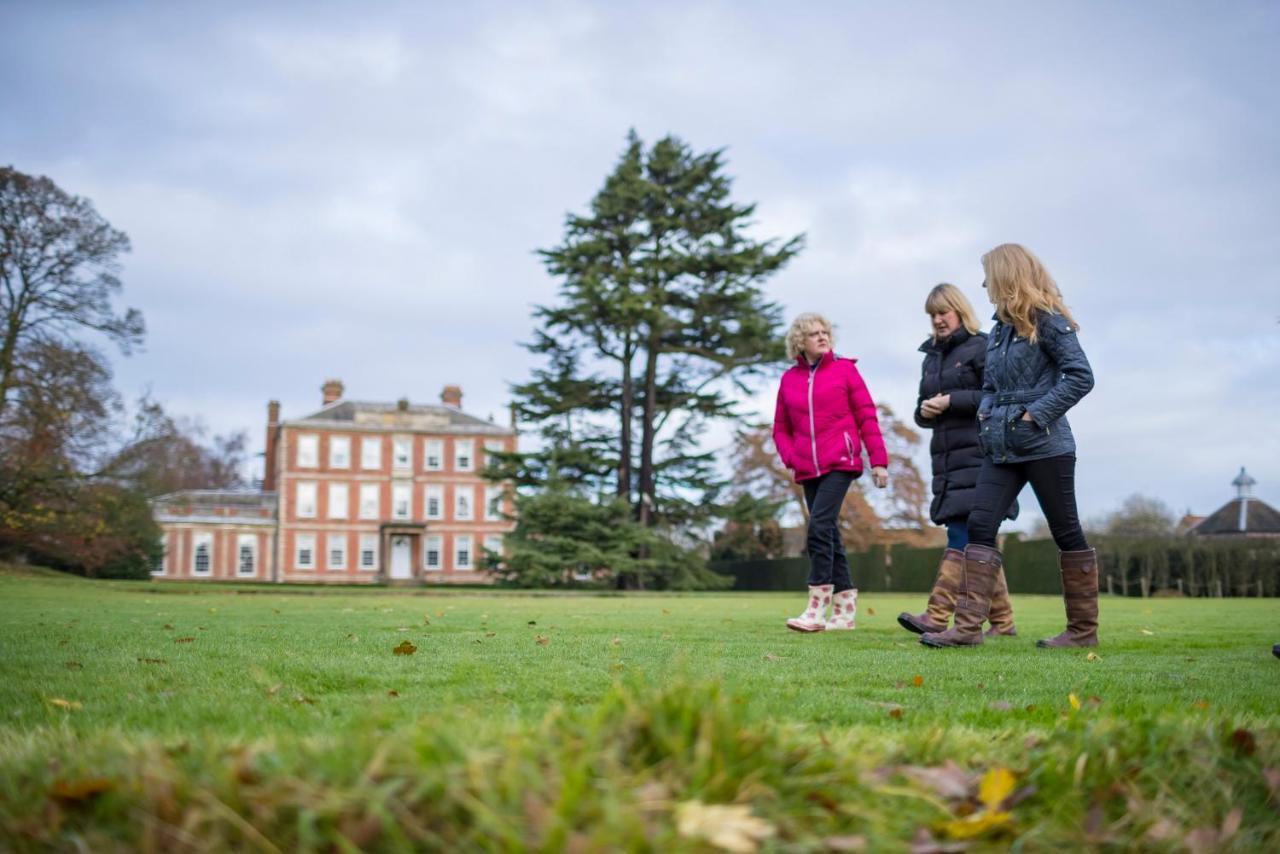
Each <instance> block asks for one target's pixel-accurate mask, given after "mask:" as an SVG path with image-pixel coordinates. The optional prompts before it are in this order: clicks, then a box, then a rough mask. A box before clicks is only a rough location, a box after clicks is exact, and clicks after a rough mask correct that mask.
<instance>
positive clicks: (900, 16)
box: [0, 0, 1280, 525]
mask: <svg viewBox="0 0 1280 854" xmlns="http://www.w3.org/2000/svg"><path fill="white" fill-rule="evenodd" d="M0 6H2V8H0V13H2V14H3V21H4V25H3V27H0V80H2V81H3V85H2V86H0V161H3V162H4V163H6V164H11V165H13V166H14V167H16V168H18V169H20V170H22V171H25V172H29V173H40V174H45V175H48V176H49V177H51V178H53V179H54V180H55V181H56V182H57V183H58V184H59V185H61V186H62V187H63V188H64V189H66V190H68V191H71V192H74V193H77V194H81V195H85V196H88V197H89V198H91V199H92V200H93V201H94V203H95V204H96V205H97V207H98V210H99V211H100V212H101V213H102V214H103V215H104V216H105V217H106V218H107V219H109V220H110V221H111V223H112V224H113V225H115V226H116V227H118V228H120V229H122V230H123V231H125V232H126V233H127V234H128V235H129V237H130V238H131V240H132V242H133V251H132V253H131V254H130V255H128V256H127V257H126V258H125V263H126V266H125V275H124V281H125V298H124V300H123V302H122V305H129V306H136V307H138V308H140V309H141V310H142V311H143V313H144V315H145V317H146V321H147V326H148V334H147V344H146V348H145V350H144V352H142V353H140V354H138V355H135V356H133V357H131V358H128V359H125V358H121V357H119V356H118V355H116V356H115V357H114V365H115V369H116V375H117V379H118V385H119V386H120V388H121V390H122V392H123V393H124V394H126V395H127V396H129V397H136V396H137V395H138V394H140V393H141V392H142V391H144V390H145V389H147V388H150V390H151V391H152V393H153V394H154V396H155V397H156V398H158V399H159V400H160V401H161V402H163V403H164V404H165V406H166V407H167V408H168V409H170V411H172V412H175V413H178V414H185V415H191V416H198V417H200V418H202V419H203V420H204V421H205V422H206V423H207V424H208V425H209V426H210V427H211V428H212V429H213V430H215V431H218V432H227V431H232V430H237V429H242V428H244V429H249V430H250V431H251V436H252V438H253V440H254V444H255V450H260V449H261V444H262V434H263V429H264V428H263V425H264V422H265V414H266V402H267V400H269V399H272V398H275V399H279V400H280V401H281V402H282V405H283V409H284V414H285V415H286V417H290V416H300V415H304V414H307V413H308V412H310V411H313V410H314V409H315V408H317V407H318V405H319V401H320V384H321V382H322V381H323V380H324V379H325V378H327V377H338V378H341V379H342V380H343V381H344V382H345V383H346V388H347V394H348V397H352V398H356V399H366V400H394V399H396V398H399V397H402V396H407V397H409V398H410V399H411V400H414V401H420V402H435V401H438V399H439V393H440V390H441V388H442V386H444V385H445V384H446V383H457V384H460V385H461V386H462V387H463V390H464V394H465V398H464V408H465V409H467V410H468V411H471V412H474V413H476V414H480V415H482V416H483V415H488V414H490V413H493V414H494V415H495V417H496V418H498V419H499V420H505V408H506V404H507V401H508V384H509V383H512V382H517V381H521V380H523V379H525V378H526V377H527V375H528V371H529V369H530V367H531V365H532V364H533V362H532V360H531V358H530V357H529V355H528V354H527V353H526V352H525V351H524V350H523V349H521V347H520V346H519V343H518V342H520V341H522V340H528V338H529V336H530V331H531V321H530V306H531V305H533V304H536V303H545V302H548V301H551V300H552V299H553V297H554V292H555V282H553V281H552V280H551V279H549V278H548V277H547V275H546V274H545V273H544V271H543V270H542V268H541V266H540V264H539V262H538V259H537V257H536V256H535V254H534V250H535V249H537V248H539V247H548V246H552V245H554V244H555V243H556V242H557V241H558V240H559V239H560V236H561V228H562V224H563V220H564V216H565V214H566V213H567V212H569V211H571V210H572V211H581V210H584V209H585V207H586V205H587V204H588V202H589V200H590V198H591V196H592V195H593V194H594V193H595V191H596V190H597V189H598V188H599V187H600V185H601V183H602V181H603V179H604V176H605V175H606V173H607V172H608V171H609V170H610V169H611V168H612V166H613V165H614V163H615V161H616V159H617V157H618V156H619V154H620V153H621V151H622V148H623V146H624V144H625V136H626V133H627V130H628V128H631V127H634V128H635V129H636V130H637V131H638V132H639V133H640V135H641V136H642V138H644V139H645V140H646V141H647V142H652V141H654V140H656V139H657V138H659V137H660V136H662V135H664V134H666V133H674V134H676V135H678V136H680V137H682V138H683V139H684V140H686V141H687V142H688V143H689V144H691V145H692V146H693V147H694V148H695V149H698V150H706V149H711V148H721V147H724V148H726V149H727V152H728V154H727V156H728V162H729V171H730V172H731V174H733V175H734V176H735V178H736V183H735V196H736V198H737V199H738V200H739V201H754V202H756V203H758V205H759V209H758V217H757V219H758V222H757V225H756V227H755V233H757V234H759V235H761V236H790V235H792V234H796V233H799V232H804V233H805V234H807V241H808V248H807V250H806V251H805V252H804V254H803V255H802V256H801V257H800V258H799V259H798V260H797V261H795V262H794V263H793V264H792V265H791V266H790V267H789V268H788V269H787V270H786V271H785V272H783V273H782V274H780V275H779V276H777V277H776V278H775V279H774V280H772V282H771V283H770V285H769V291H770V295H771V297H772V298H774V299H776V300H777V301H779V302H780V303H782V304H783V305H784V306H785V307H786V309H787V312H788V314H794V313H798V312H800V311H805V310H819V311H822V312H824V313H826V314H827V315H828V316H830V317H831V318H832V319H833V320H834V321H835V322H836V324H837V326H838V341H837V347H836V349H837V351H838V352H839V353H841V354H842V355H851V356H856V357H858V359H859V365H860V367H861V368H862V370H863V373H864V375H865V377H866V378H867V381H868V384H869V385H870V387H871V390H872V392H873V393H874V394H875V396H876V397H877V398H879V399H881V400H883V401H884V402H887V403H888V404H890V405H891V406H892V407H893V408H894V410H896V411H897V412H899V413H904V414H905V413H909V412H910V409H911V407H912V405H913V404H914V401H915V390H916V384H917V382H918V378H919V367H920V354H919V353H917V352H916V347H917V346H918V345H919V343H920V342H921V340H923V338H924V337H925V336H926V335H927V333H928V327H927V318H926V317H925V315H924V313H923V308H922V303H923V299H924V296H925V294H926V293H927V291H928V289H929V288H930V287H931V286H932V285H934V284H935V283H937V282H939V281H952V282H955V283H956V284H958V285H960V286H961V287H962V288H963V289H964V290H965V291H966V292H967V293H968V295H969V297H970V299H972V300H974V301H975V304H977V305H978V307H979V310H980V316H981V317H983V318H984V321H985V318H986V317H987V316H989V314H990V308H989V307H988V306H987V305H986V303H985V301H984V296H983V293H982V290H981V288H980V287H979V283H980V282H981V280H982V273H981V267H980V265H979V262H978V259H979V256H980V255H981V254H982V253H983V252H984V251H985V250H986V249H989V248H990V247H991V246H993V245H995V244H998V243H1002V242H1005V241H1016V242H1020V243H1023V244H1025V245H1027V246H1028V247H1030V248H1031V249H1033V250H1034V251H1035V252H1037V253H1038V254H1039V255H1040V257H1041V259H1042V260H1043V261H1044V262H1045V264H1046V265H1047V266H1048V268H1049V270H1050V271H1051V272H1052V273H1053V274H1054V276H1055V277H1056V278H1057V280H1058V283H1059V285H1060V286H1061V288H1062V290H1063V292H1064V294H1065V296H1066V299H1067V302H1068V304H1069V305H1070V306H1071V308H1072V310H1073V312H1074V313H1075V315H1076V317H1077V319H1079V320H1080V322H1081V323H1082V325H1083V330H1082V332H1081V341H1082V343H1083V345H1084V347H1085V349H1086V352H1087V353H1088V355H1089V357H1090V359H1091V361H1092V363H1093V366H1094V371H1095V374H1096V376H1097V387H1096V389H1095V391H1094V392H1093V393H1092V394H1091V395H1089V397H1087V398H1086V399H1085V400H1084V402H1083V403H1081V404H1080V406H1078V407H1077V408H1076V409H1074V410H1073V411H1072V413H1071V420H1072V425H1073V428H1074V430H1075V433H1076V437H1077V442H1078V445H1079V457H1080V463H1079V467H1078V472H1077V476H1078V484H1079V493H1080V504H1081V508H1080V509H1081V513H1082V515H1084V516H1085V517H1095V516H1098V515H1101V514H1102V513H1105V512H1108V511H1110V510H1113V509H1115V507H1116V506H1118V504H1119V503H1120V501H1121V500H1122V499H1123V498H1124V497H1125V496H1127V495H1129V494H1131V493H1134V492H1142V493H1146V494H1150V495H1154V496H1158V497H1160V498H1162V499H1163V500H1164V501H1166V502H1167V503H1168V504H1169V505H1171V506H1172V507H1173V508H1174V509H1175V510H1177V511H1179V512H1182V511H1185V510H1187V509H1191V510H1192V511H1194V512H1196V513H1208V512H1210V511H1212V510H1214V509H1215V508H1217V507H1218V506H1219V505H1221V504H1222V503H1224V502H1225V501H1226V500H1228V499H1229V498H1230V497H1231V495H1232V489H1231V487H1230V485H1229V483H1230V481H1231V479H1232V478H1233V477H1234V476H1235V474H1236V472H1237V471H1238V470H1239V468H1240V466H1242V465H1244V466H1247V467H1248V469H1249V471H1250V473H1252V474H1253V475H1254V476H1255V477H1256V478H1257V480H1258V482H1259V483H1258V494H1259V495H1260V496H1261V497H1262V498H1264V499H1266V500H1268V501H1269V502H1270V503H1272V504H1273V505H1274V506H1280V436H1278V435H1277V430H1278V425H1280V418H1278V417H1277V416H1278V415H1280V403H1278V402H1277V393H1278V392H1280V94H1278V93H1280V88H1278V87H1277V86H1276V80H1278V79H1280V60H1278V59H1277V56H1278V55H1280V51H1277V49H1276V47H1277V45H1280V4H1278V3H1275V2H1256V3H1251V2H1233V3H1230V4H1209V3H1185V4H1177V3H1169V2H1156V3H1147V4H1140V3H1125V4H1114V3H1099V4H1089V3H1082V2H1065V3H1047V2H1037V3H1021V2H1018V3H981V2H977V3H965V4H960V3H939V4H931V3H893V4H889V3H880V4H870V3H867V4H858V3H848V2H832V3H802V2H796V3H788V4H783V3H764V2H759V3H754V2H727V0H726V2H697V0H693V2H690V0H682V2H660V0H659V2H653V0H650V2H644V3H621V2H609V3H604V2H601V3H594V4H592V3H571V2H566V3H533V2H513V3H465V4H463V3H423V2H405V3H390V2H388V3H377V4H371V3H354V2H352V3H295V4H289V3H271V4H262V3H234V2H219V3H203V4H195V3H160V2H155V3H112V2H92V3H90V2H79V3H78V2H59V3H48V2H36V1H35V0H33V2H3V3H0ZM772 398H773V388H772V386H770V387H768V388H764V389H762V390H761V393H760V395H759V396H758V397H757V398H756V399H754V400H753V401H751V402H749V405H748V408H750V409H754V410H756V411H758V412H759V413H760V414H761V415H767V414H771V412H772ZM921 464H922V465H927V458H926V457H925V455H924V454H923V453H922V455H921ZM1028 497H1029V495H1028V496H1024V504H1025V503H1026V502H1025V499H1026V498H1028ZM1030 504H1031V506H1029V507H1028V509H1029V510H1033V509H1034V502H1030ZM1032 516H1034V514H1033V513H1032V514H1028V517H1027V518H1025V519H1024V520H1023V524H1024V525H1025V524H1027V523H1029V522H1030V521H1031V517H1032Z"/></svg>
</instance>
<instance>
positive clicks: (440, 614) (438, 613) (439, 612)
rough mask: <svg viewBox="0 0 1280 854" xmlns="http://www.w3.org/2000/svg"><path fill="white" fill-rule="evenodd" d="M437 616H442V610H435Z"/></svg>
mask: <svg viewBox="0 0 1280 854" xmlns="http://www.w3.org/2000/svg"><path fill="white" fill-rule="evenodd" d="M436 616H437V617H444V611H436Z"/></svg>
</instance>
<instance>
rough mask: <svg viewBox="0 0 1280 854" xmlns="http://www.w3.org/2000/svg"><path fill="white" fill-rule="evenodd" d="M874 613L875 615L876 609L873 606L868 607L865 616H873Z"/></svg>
mask: <svg viewBox="0 0 1280 854" xmlns="http://www.w3.org/2000/svg"><path fill="white" fill-rule="evenodd" d="M875 615H876V609H875V608H868V609H867V616H868V617H874V616H875Z"/></svg>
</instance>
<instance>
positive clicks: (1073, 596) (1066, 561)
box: [1036, 549, 1098, 647]
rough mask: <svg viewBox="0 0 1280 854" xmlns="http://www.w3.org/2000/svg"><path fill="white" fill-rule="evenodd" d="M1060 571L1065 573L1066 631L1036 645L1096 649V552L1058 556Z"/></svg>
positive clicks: (1089, 550)
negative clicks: (1092, 647)
mask: <svg viewBox="0 0 1280 854" xmlns="http://www.w3.org/2000/svg"><path fill="white" fill-rule="evenodd" d="M1058 570H1059V571H1060V572H1061V573H1062V599H1063V602H1064V603H1065V604H1066V606H1067V630H1066V631H1065V632H1063V633H1062V634H1060V635H1057V636H1056V637H1051V638H1045V639H1044V640H1038V641H1036V646H1041V647H1059V646H1097V645H1098V553H1097V551H1095V550H1094V549H1085V550H1084V551H1078V552H1058Z"/></svg>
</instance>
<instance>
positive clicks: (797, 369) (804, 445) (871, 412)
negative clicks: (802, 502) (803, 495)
mask: <svg viewBox="0 0 1280 854" xmlns="http://www.w3.org/2000/svg"><path fill="white" fill-rule="evenodd" d="M856 361H857V360H856V359H842V358H840V357H839V356H837V355H835V354H834V353H827V354H825V355H824V356H823V357H822V361H821V362H819V363H818V367H817V370H814V371H812V372H811V371H810V370H809V364H808V362H806V361H805V359H804V357H803V356H801V357H800V358H798V359H797V360H796V364H795V365H793V366H792V367H791V368H789V369H788V370H787V372H786V373H784V374H783V375H782V382H781V384H780V385H779V386H778V407H777V410H776V411H775V413H774V416H773V444H774V445H775V446H776V447H777V448H778V456H780V457H781V458H782V462H783V464H784V465H786V467H787V468H789V469H791V470H792V471H794V472H795V476H796V481H797V482H799V481H802V480H809V479H810V478H815V477H819V476H820V475H824V474H826V473H827V472H830V471H852V472H861V471H862V446H863V445H864V444H865V445H866V446H867V455H868V456H869V457H870V458H871V465H872V467H875V466H888V465H889V454H888V453H887V452H886V451H885V447H884V438H883V436H881V434H880V422H879V421H878V420H877V419H876V404H875V401H873V400H872V399H871V392H869V391H867V384H866V383H864V382H863V381H862V375H861V374H860V373H858V369H857V367H855V366H854V363H855V362H856Z"/></svg>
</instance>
